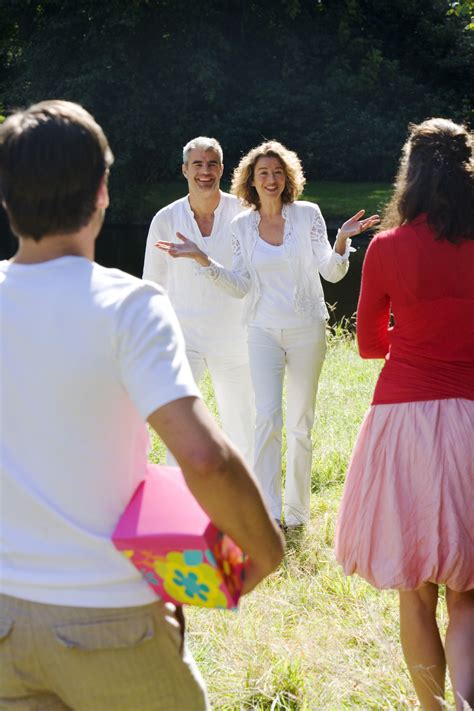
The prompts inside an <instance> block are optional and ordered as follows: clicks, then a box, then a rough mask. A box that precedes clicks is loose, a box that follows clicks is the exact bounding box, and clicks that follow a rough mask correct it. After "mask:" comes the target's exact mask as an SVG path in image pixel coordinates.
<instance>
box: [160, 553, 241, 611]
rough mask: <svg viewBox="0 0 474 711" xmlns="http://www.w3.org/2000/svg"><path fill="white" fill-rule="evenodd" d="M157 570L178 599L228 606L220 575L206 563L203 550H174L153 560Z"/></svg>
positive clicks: (205, 604) (202, 604)
mask: <svg viewBox="0 0 474 711" xmlns="http://www.w3.org/2000/svg"><path fill="white" fill-rule="evenodd" d="M153 567H154V570H155V572H156V573H157V575H159V576H160V578H162V579H163V587H164V589H165V590H166V592H167V593H168V595H170V597H172V598H173V599H174V600H176V601H177V602H184V603H188V604H194V605H200V606H201V607H227V598H226V596H225V595H224V593H223V592H222V590H220V585H221V583H222V579H221V576H220V575H219V573H218V572H217V570H215V569H214V568H213V567H212V566H210V565H209V564H208V563H204V561H203V555H202V551H184V553H177V552H176V551H172V552H170V553H168V554H167V555H166V556H165V557H164V558H160V559H156V560H155V561H154V565H153Z"/></svg>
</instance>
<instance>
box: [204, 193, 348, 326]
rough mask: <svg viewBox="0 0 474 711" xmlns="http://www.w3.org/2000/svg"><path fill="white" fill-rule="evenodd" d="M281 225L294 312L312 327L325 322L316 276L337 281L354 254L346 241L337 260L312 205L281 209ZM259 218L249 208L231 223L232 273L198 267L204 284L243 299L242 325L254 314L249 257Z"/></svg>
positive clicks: (256, 287) (254, 281)
mask: <svg viewBox="0 0 474 711" xmlns="http://www.w3.org/2000/svg"><path fill="white" fill-rule="evenodd" d="M282 216H283V218H284V219H285V231H284V238H283V239H284V242H285V243H286V244H287V245H288V248H289V250H290V254H291V264H292V266H293V269H294V276H295V283H296V288H295V292H294V302H293V303H294V308H295V311H296V313H298V314H301V315H302V316H305V317H307V318H309V319H311V320H313V321H317V320H320V319H327V318H329V314H328V311H327V308H326V302H325V300H324V293H323V287H322V285H321V279H320V277H319V275H320V274H321V276H322V277H324V279H326V280H327V281H330V282H337V281H339V280H340V279H342V278H343V277H344V276H345V275H346V273H347V270H348V269H349V253H350V252H351V251H355V250H354V249H353V248H352V247H351V246H350V244H351V240H350V239H348V240H347V246H346V251H345V253H344V254H343V255H340V254H337V253H336V252H335V251H334V249H333V248H332V247H331V245H330V243H329V240H328V236H327V230H326V223H325V222H324V219H323V216H322V214H321V210H320V209H319V207H318V206H317V205H316V204H314V203H311V202H304V201H298V202H293V203H290V204H288V205H284V206H283V210H282ZM259 223H260V214H259V212H258V211H257V210H255V209H253V208H251V209H249V210H245V211H244V212H241V213H240V214H239V215H237V217H235V218H234V219H233V220H232V222H231V231H232V251H233V262H232V269H231V270H229V269H225V268H224V267H223V266H222V265H221V264H219V263H218V262H216V261H215V260H213V259H211V260H210V261H211V264H210V266H208V267H201V270H202V272H203V273H205V274H206V275H207V276H208V278H209V279H211V280H212V281H213V282H214V283H215V284H216V285H217V286H219V287H220V288H221V289H223V290H224V291H226V292H227V293H228V294H230V295H232V296H235V297H237V298H244V297H245V298H246V304H245V309H244V320H245V321H247V322H248V321H249V320H251V319H252V317H253V316H254V314H255V309H256V306H257V303H258V300H259V298H260V283H259V278H258V274H257V272H256V270H255V268H254V267H253V264H252V254H253V250H254V247H255V245H256V243H257V240H258V239H259V232H258V226H259Z"/></svg>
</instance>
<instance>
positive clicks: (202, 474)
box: [148, 397, 284, 593]
mask: <svg viewBox="0 0 474 711" xmlns="http://www.w3.org/2000/svg"><path fill="white" fill-rule="evenodd" d="M148 422H149V423H150V425H151V426H152V427H153V429H154V430H155V431H156V432H157V434H158V435H159V436H160V437H161V439H162V440H163V442H164V443H165V445H166V446H167V447H168V449H169V450H170V451H171V452H172V454H173V455H174V457H175V458H176V461H177V462H178V464H179V466H180V467H181V469H182V471H183V474H184V476H185V479H186V482H187V484H188V486H189V489H190V490H191V492H192V493H193V495H194V496H195V497H196V499H197V501H198V502H199V503H200V505H201V506H202V508H203V509H204V510H205V511H206V513H207V514H208V515H209V517H210V519H211V520H212V521H213V523H214V524H215V525H216V526H217V527H218V528H220V529H221V530H222V531H224V532H225V533H227V534H228V535H229V536H230V537H231V538H232V539H233V540H234V541H235V542H236V543H237V544H238V545H239V546H240V547H241V548H242V550H244V551H245V552H246V553H247V555H248V556H249V564H248V568H247V576H246V581H245V586H244V593H246V592H249V591H250V590H251V589H252V588H254V587H255V585H257V583H259V582H260V580H262V579H263V578H264V577H265V576H266V575H268V574H269V573H271V571H272V570H274V569H275V568H276V567H277V566H278V565H279V563H280V561H281V559H282V557H283V551H284V542H283V537H282V535H281V532H280V531H279V529H278V528H277V526H276V525H275V523H274V521H273V520H272V518H271V516H270V514H269V512H268V511H267V509H266V506H265V504H264V502H263V499H262V494H261V491H260V487H259V486H258V484H257V482H256V480H255V478H254V476H253V475H252V474H251V472H250V471H249V469H248V468H247V466H246V464H245V462H244V460H243V459H242V457H241V456H240V454H239V453H238V451H237V450H236V449H235V447H234V446H233V445H232V443H231V442H230V441H229V439H228V438H227V437H226V436H225V434H224V433H223V432H222V431H221V430H220V429H219V428H218V426H217V425H216V423H215V422H214V420H213V419H212V417H211V415H210V413H209V412H208V410H207V409H206V407H205V405H204V404H203V402H202V401H201V400H199V398H195V397H185V398H181V399H180V400H175V401H174V402H171V403H169V404H167V405H164V406H163V407H160V408H159V409H158V410H155V412H153V413H152V414H151V415H150V417H149V418H148Z"/></svg>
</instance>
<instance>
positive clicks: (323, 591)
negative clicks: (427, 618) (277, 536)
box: [152, 327, 453, 711]
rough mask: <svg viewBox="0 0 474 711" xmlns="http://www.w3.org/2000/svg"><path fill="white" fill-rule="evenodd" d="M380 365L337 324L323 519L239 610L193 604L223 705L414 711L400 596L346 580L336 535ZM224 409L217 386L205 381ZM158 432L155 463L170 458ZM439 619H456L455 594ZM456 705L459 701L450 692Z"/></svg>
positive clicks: (319, 451)
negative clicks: (449, 613)
mask: <svg viewBox="0 0 474 711" xmlns="http://www.w3.org/2000/svg"><path fill="white" fill-rule="evenodd" d="M379 368H380V362H375V361H362V360H360V359H359V357H358V355H357V353H356V348H355V345H354V342H353V340H352V339H351V338H350V337H349V336H348V335H347V333H346V332H345V331H344V330H343V329H341V328H339V327H336V328H335V329H334V330H333V333H332V335H331V337H330V339H329V350H328V356H327V359H326V363H325V365H324V369H323V375H322V378H321V381H320V388H319V393H318V405H317V415H316V421H315V425H314V432H313V434H314V457H313V472H312V475H313V494H312V515H311V523H310V525H309V526H308V528H307V529H306V530H305V531H304V532H303V533H302V534H300V535H299V536H297V535H293V537H290V538H288V548H287V554H286V559H285V562H284V564H283V565H282V566H281V567H280V568H279V570H277V571H276V572H275V573H274V574H273V575H272V576H270V578H268V579H267V580H266V581H265V582H264V583H262V584H261V585H260V586H259V587H258V588H257V590H255V591H254V592H253V593H252V594H250V595H249V596H248V597H246V598H244V599H243V600H242V601H241V604H240V609H239V611H238V612H235V613H232V612H226V611H217V610H203V609H197V608H187V619H188V626H189V638H190V646H191V648H192V651H193V653H194V655H195V658H196V660H197V662H198V664H199V667H200V669H201V671H202V673H203V676H204V678H205V680H206V682H207V685H208V688H209V693H210V697H211V701H212V703H213V707H214V708H215V709H219V710H222V711H237V710H243V709H256V710H259V711H264V710H266V711H278V710H281V711H283V710H288V711H290V710H291V711H296V710H298V711H316V710H318V709H324V710H328V711H332V710H337V709H354V708H357V709H373V710H374V711H375V709H397V710H401V709H407V710H408V709H413V708H418V706H417V702H416V697H415V694H414V691H413V688H412V685H411V682H410V679H409V676H408V673H407V671H406V669H405V666H404V663H403V658H402V654H401V648H400V644H399V640H398V607H397V605H398V598H397V595H396V593H395V592H391V591H388V592H378V591H376V590H374V589H372V588H371V587H370V586H369V585H368V584H367V583H365V582H364V581H363V580H361V579H358V578H356V577H353V578H346V577H345V576H344V575H343V573H342V571H341V569H340V568H339V566H338V565H337V563H336V561H335V559H334V553H333V536H334V527H335V521H336V514H337V508H338V503H339V500H340V496H341V492H342V485H343V481H344V474H345V471H346V467H347V463H348V458H349V456H350V452H351V450H352V446H353V444H354V440H355V437H356V434H357V431H358V428H359V425H360V422H361V420H362V417H363V415H364V412H365V410H366V409H367V407H368V405H369V403H370V399H371V395H372V391H373V386H374V383H375V379H376V377H377V374H378V372H379ZM202 389H203V393H204V394H205V396H206V400H207V402H208V404H209V406H210V407H211V409H214V411H215V403H214V399H213V395H212V388H211V386H210V383H209V382H208V381H206V382H204V384H203V387H202ZM163 455H164V451H163V447H162V445H161V443H160V442H159V441H158V440H157V439H155V440H154V448H153V454H152V456H153V459H154V460H155V461H163ZM439 614H440V621H441V624H442V626H444V625H445V623H446V611H445V606H444V602H443V603H442V604H441V605H440V611H439ZM445 707H446V708H453V706H452V697H448V702H447V703H446V704H445Z"/></svg>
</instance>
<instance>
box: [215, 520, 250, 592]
mask: <svg viewBox="0 0 474 711" xmlns="http://www.w3.org/2000/svg"><path fill="white" fill-rule="evenodd" d="M209 553H210V551H209V552H208V553H206V555H208V554H209ZM208 557H209V556H208ZM213 557H214V558H215V559H216V560H217V561H218V563H217V564H218V565H219V566H220V567H221V568H222V570H223V573H224V580H225V583H226V586H227V589H228V591H229V593H230V595H231V596H232V597H234V596H235V595H236V594H237V593H238V592H240V590H241V589H242V583H243V580H244V575H245V573H244V562H245V558H244V555H243V553H242V551H241V550H240V548H238V547H237V546H236V545H235V543H234V542H233V541H232V539H230V538H229V537H228V536H226V535H224V534H223V533H221V534H220V536H219V538H218V540H217V541H216V543H215V544H214V547H213Z"/></svg>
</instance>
